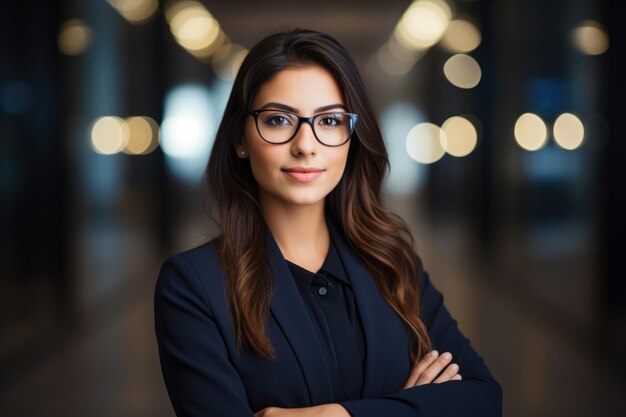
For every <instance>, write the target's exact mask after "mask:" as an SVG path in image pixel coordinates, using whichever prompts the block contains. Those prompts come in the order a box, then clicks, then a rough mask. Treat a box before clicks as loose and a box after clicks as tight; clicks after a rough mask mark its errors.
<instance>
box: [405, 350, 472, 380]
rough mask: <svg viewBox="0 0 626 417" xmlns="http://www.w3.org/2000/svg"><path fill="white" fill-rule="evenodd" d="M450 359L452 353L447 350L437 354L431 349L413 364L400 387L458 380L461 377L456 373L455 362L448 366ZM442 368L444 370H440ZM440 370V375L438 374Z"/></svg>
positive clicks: (457, 368)
mask: <svg viewBox="0 0 626 417" xmlns="http://www.w3.org/2000/svg"><path fill="white" fill-rule="evenodd" d="M450 361H452V354H450V353H449V352H446V353H444V354H443V355H441V356H439V353H438V352H437V351H436V350H433V351H432V352H430V353H428V354H427V355H424V357H423V358H422V359H420V360H419V361H418V362H416V363H415V365H413V369H411V373H410V374H409V377H408V379H407V380H406V383H405V384H404V387H402V389H405V388H411V387H416V386H418V385H424V384H430V383H435V384H440V383H442V382H447V381H460V380H461V379H462V378H461V375H460V374H459V373H458V372H459V366H458V365H457V364H456V363H453V364H451V365H450V366H448V364H449V363H450ZM444 368H445V370H444V371H443V372H441V370H442V369H444ZM440 372H441V375H439V373H440ZM438 375H439V376H438Z"/></svg>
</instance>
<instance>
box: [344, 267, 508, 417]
mask: <svg viewBox="0 0 626 417" xmlns="http://www.w3.org/2000/svg"><path fill="white" fill-rule="evenodd" d="M420 290H421V309H422V316H421V317H422V319H423V320H424V321H425V324H426V326H427V327H428V329H429V335H430V338H431V341H432V345H433V348H434V349H436V350H438V351H439V352H440V353H443V352H446V351H447V352H450V353H452V362H454V363H457V364H458V365H459V368H460V369H459V373H460V374H461V375H462V376H463V380H461V381H448V382H444V383H440V384H434V383H431V384H425V385H419V386H417V387H412V388H407V389H403V390H400V391H397V392H394V393H390V394H385V395H381V396H379V397H377V398H369V399H360V400H353V401H345V402H341V403H340V404H341V405H342V406H343V407H344V408H346V409H347V410H348V412H350V414H352V416H353V417H379V416H383V415H385V416H394V417H434V416H455V417H469V416H476V417H500V416H501V415H502V388H501V387H500V385H499V384H498V383H497V382H496V380H495V379H494V378H493V376H492V375H491V373H490V372H489V370H488V369H487V367H486V365H485V363H484V361H483V359H482V358H481V357H480V356H479V355H478V354H477V353H476V351H475V350H474V349H473V348H472V346H471V345H470V342H469V340H468V339H467V338H465V337H464V336H463V334H462V333H461V332H460V330H459V328H458V326H457V322H456V320H455V319H453V318H452V316H451V315H450V313H449V312H448V309H447V308H446V307H445V305H444V302H443V301H444V300H443V295H442V294H441V293H440V292H439V291H438V290H437V289H436V288H435V287H434V286H433V284H432V282H431V280H430V278H429V276H428V273H426V272H425V271H424V272H422V274H421V275H420ZM407 377H408V375H407Z"/></svg>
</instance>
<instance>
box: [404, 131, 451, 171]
mask: <svg viewBox="0 0 626 417" xmlns="http://www.w3.org/2000/svg"><path fill="white" fill-rule="evenodd" d="M442 135H445V132H443V131H442V130H441V129H440V128H439V126H437V125H435V124H433V123H418V124H417V125H415V126H413V128H411V130H410V131H409V134H408V135H407V138H406V151H407V152H408V154H409V156H410V157H411V158H412V159H413V160H415V161H417V162H419V163H422V164H432V163H434V162H437V161H438V160H439V159H441V157H442V156H443V155H444V154H445V153H446V151H445V149H443V147H442V146H441V139H440V138H441V136H442Z"/></svg>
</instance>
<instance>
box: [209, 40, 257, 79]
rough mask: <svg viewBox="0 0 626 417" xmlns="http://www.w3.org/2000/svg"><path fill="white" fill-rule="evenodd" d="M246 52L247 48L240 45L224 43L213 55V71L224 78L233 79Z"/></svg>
mask: <svg viewBox="0 0 626 417" xmlns="http://www.w3.org/2000/svg"><path fill="white" fill-rule="evenodd" d="M247 54H248V50H247V49H246V48H244V47H243V46H241V45H237V44H233V43H228V44H225V45H223V46H222V47H221V48H220V49H218V50H217V51H216V52H215V54H214V55H213V59H212V64H213V71H215V74H216V75H217V76H218V77H220V78H222V79H224V80H233V79H234V78H235V77H236V76H237V71H239V67H240V66H241V63H242V62H243V60H244V58H245V57H246V55H247Z"/></svg>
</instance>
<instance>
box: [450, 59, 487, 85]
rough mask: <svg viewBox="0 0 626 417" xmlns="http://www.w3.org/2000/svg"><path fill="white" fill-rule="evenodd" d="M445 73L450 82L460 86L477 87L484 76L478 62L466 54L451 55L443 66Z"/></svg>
mask: <svg viewBox="0 0 626 417" xmlns="http://www.w3.org/2000/svg"><path fill="white" fill-rule="evenodd" d="M443 73H444V74H445V76H446V78H447V79H448V81H450V83H452V84H453V85H455V86H457V87H459V88H474V87H476V86H477V85H478V83H479V82H480V78H481V76H482V72H481V70H480V65H479V64H478V62H476V60H475V59H474V58H472V57H471V56H469V55H465V54H457V55H453V56H451V57H450V58H449V59H448V60H447V61H446V63H445V64H444V66H443Z"/></svg>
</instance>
